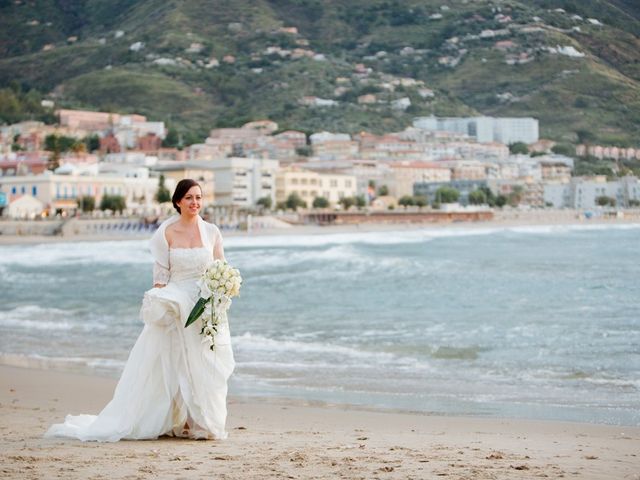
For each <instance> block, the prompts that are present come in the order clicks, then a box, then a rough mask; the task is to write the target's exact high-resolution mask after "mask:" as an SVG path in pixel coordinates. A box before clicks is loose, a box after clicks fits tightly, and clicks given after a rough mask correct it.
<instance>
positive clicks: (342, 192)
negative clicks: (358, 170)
mask: <svg viewBox="0 0 640 480" xmlns="http://www.w3.org/2000/svg"><path fill="white" fill-rule="evenodd" d="M356 188H357V181H356V177H355V176H353V175H343V174H339V173H318V172H314V171H311V170H305V169H302V168H300V167H298V166H290V167H287V168H283V169H281V170H280V171H279V172H278V174H277V176H276V202H284V201H285V200H286V199H287V198H288V197H289V195H291V194H293V193H295V194H297V195H298V196H299V197H300V198H302V200H304V201H305V202H307V206H308V207H311V206H312V205H313V201H314V200H315V199H316V198H318V197H324V198H325V199H327V200H328V201H329V204H331V205H336V204H338V203H339V202H340V199H341V198H346V197H354V196H356V193H357V190H356Z"/></svg>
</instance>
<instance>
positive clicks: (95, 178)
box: [0, 168, 175, 214]
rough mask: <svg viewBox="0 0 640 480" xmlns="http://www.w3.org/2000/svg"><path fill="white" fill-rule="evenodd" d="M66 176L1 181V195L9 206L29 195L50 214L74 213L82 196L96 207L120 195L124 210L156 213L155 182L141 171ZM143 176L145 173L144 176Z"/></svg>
mask: <svg viewBox="0 0 640 480" xmlns="http://www.w3.org/2000/svg"><path fill="white" fill-rule="evenodd" d="M62 171H68V172H69V173H66V174H56V173H52V172H50V171H46V172H45V173H42V174H40V175H20V176H12V177H0V191H2V192H5V194H6V195H7V197H8V200H9V203H11V201H12V199H13V198H15V197H17V196H21V195H31V196H32V197H35V198H36V199H38V200H39V201H40V202H42V204H43V205H44V206H45V210H46V211H48V212H49V213H50V214H55V213H56V212H62V211H67V212H73V211H75V210H76V209H77V208H78V201H79V200H80V198H81V197H83V196H90V197H94V198H95V203H96V207H97V206H98V205H100V201H101V200H102V197H103V196H104V195H105V194H108V195H121V196H123V197H124V198H125V201H126V204H127V210H129V211H132V212H140V213H144V212H149V211H154V210H155V209H156V206H157V205H156V203H155V200H154V197H155V194H156V192H157V190H158V179H157V178H151V177H149V175H148V171H147V170H146V169H144V168H142V169H140V168H136V169H135V172H134V171H130V172H129V174H127V173H122V172H120V173H100V174H95V173H93V174H92V173H90V172H86V171H82V170H75V171H74V170H73V169H68V168H66V169H64V170H62ZM145 172H146V173H145ZM165 185H166V187H167V188H168V189H169V190H170V191H171V190H173V188H174V187H175V182H174V181H173V180H171V179H169V180H168V181H167V182H166V184H165Z"/></svg>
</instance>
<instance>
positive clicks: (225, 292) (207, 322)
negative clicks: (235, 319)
mask: <svg viewBox="0 0 640 480" xmlns="http://www.w3.org/2000/svg"><path fill="white" fill-rule="evenodd" d="M241 285H242V277H241V276H240V272H239V271H238V269H236V268H233V267H231V265H229V264H228V263H227V262H226V261H224V260H214V261H213V262H211V263H209V265H207V268H206V270H205V271H204V273H203V274H202V277H200V280H198V286H199V287H200V298H199V299H198V301H197V302H196V304H195V306H194V307H193V309H192V310H191V313H190V314H189V318H188V319H187V323H186V324H185V325H184V326H185V328H186V327H188V326H189V325H191V324H192V323H193V322H195V321H196V320H198V319H199V318H201V319H202V329H201V330H200V334H201V335H202V336H203V339H202V342H203V343H209V348H211V350H213V349H214V346H215V343H214V335H215V334H216V332H217V331H218V324H219V323H220V320H221V319H222V316H223V315H224V314H225V313H226V312H227V310H229V307H231V297H236V296H238V295H239V294H240V286H241Z"/></svg>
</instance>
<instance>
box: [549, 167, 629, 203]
mask: <svg viewBox="0 0 640 480" xmlns="http://www.w3.org/2000/svg"><path fill="white" fill-rule="evenodd" d="M599 197H609V198H610V199H613V200H614V201H615V206H617V207H621V208H627V207H630V206H633V205H634V204H636V203H637V202H640V183H639V182H638V177H634V176H627V177H622V178H619V179H618V180H615V181H607V177H605V176H604V175H598V176H594V177H572V178H571V181H570V182H569V183H558V182H550V183H545V184H544V201H545V203H546V204H548V205H551V206H554V207H557V208H575V209H593V208H596V207H597V206H598V198H599Z"/></svg>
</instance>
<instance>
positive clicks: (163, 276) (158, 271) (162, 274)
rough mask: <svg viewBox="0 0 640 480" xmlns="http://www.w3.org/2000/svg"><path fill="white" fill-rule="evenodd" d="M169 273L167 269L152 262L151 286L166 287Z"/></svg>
mask: <svg viewBox="0 0 640 480" xmlns="http://www.w3.org/2000/svg"><path fill="white" fill-rule="evenodd" d="M169 277H170V272H169V269H168V268H166V267H163V266H162V265H160V264H159V263H158V262H154V264H153V284H154V285H156V284H158V283H159V284H161V285H166V284H167V283H169Z"/></svg>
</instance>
